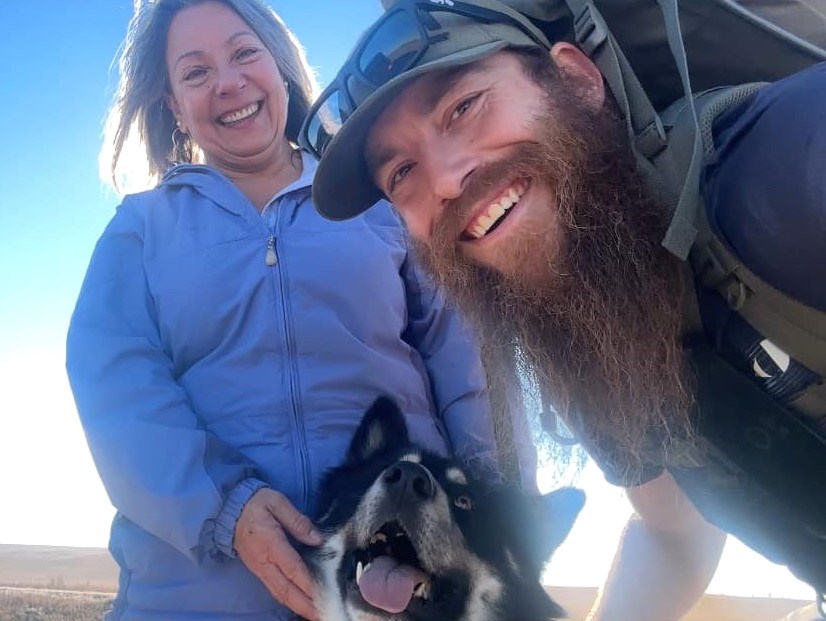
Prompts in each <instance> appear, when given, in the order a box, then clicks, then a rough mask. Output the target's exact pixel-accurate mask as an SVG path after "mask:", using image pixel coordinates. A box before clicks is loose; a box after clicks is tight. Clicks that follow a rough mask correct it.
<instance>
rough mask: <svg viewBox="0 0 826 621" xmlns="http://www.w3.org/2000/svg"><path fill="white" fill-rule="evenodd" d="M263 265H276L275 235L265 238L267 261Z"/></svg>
mask: <svg viewBox="0 0 826 621" xmlns="http://www.w3.org/2000/svg"><path fill="white" fill-rule="evenodd" d="M265 263H266V264H267V265H268V266H270V267H272V266H273V265H275V264H276V263H278V255H277V254H276V253H275V235H270V236H269V237H268V238H267V259H266V261H265Z"/></svg>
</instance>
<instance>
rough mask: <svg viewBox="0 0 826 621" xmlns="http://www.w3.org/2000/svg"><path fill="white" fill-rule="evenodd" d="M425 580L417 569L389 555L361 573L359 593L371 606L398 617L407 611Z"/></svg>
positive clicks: (380, 557) (380, 558)
mask: <svg viewBox="0 0 826 621" xmlns="http://www.w3.org/2000/svg"><path fill="white" fill-rule="evenodd" d="M426 578H427V576H426V575H425V574H424V573H423V572H421V571H419V570H418V569H416V568H415V567H410V566H409V565H400V564H399V563H397V562H396V561H395V560H394V559H393V558H392V557H390V556H379V557H378V558H375V559H373V562H372V563H370V564H369V565H368V566H367V568H366V569H365V570H364V573H362V574H361V580H360V581H359V590H360V591H361V596H362V597H363V598H364V599H365V601H366V602H367V603H368V604H370V605H371V606H375V607H376V608H381V609H382V610H386V611H387V612H391V613H394V614H395V613H399V612H402V611H403V610H404V609H405V608H407V605H408V604H409V603H410V598H411V597H413V589H415V588H416V585H417V584H419V583H420V582H424V580H425V579H426Z"/></svg>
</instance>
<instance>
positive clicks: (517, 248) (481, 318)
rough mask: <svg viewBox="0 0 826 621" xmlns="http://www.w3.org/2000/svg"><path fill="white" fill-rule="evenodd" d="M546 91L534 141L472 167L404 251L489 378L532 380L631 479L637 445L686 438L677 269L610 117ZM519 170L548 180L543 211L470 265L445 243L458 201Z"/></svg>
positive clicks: (457, 230) (563, 93) (458, 227)
mask: <svg viewBox="0 0 826 621" xmlns="http://www.w3.org/2000/svg"><path fill="white" fill-rule="evenodd" d="M548 97H549V99H550V100H551V101H550V102H549V110H556V111H557V112H556V113H555V114H556V115H554V114H552V113H550V112H549V113H548V116H547V117H546V118H543V119H538V120H537V121H536V129H537V142H535V143H532V144H526V145H523V146H522V147H521V148H520V149H519V150H518V152H516V153H514V154H513V157H509V158H508V160H507V161H505V162H496V163H493V164H491V165H489V166H488V167H486V168H485V169H483V170H477V171H476V172H475V173H473V177H472V178H469V179H468V182H467V183H468V185H467V188H466V191H465V192H464V193H463V195H462V197H460V199H458V200H457V201H456V202H455V203H454V204H451V205H448V206H447V207H446V208H445V210H444V216H443V218H442V219H441V221H440V222H438V223H437V225H436V226H435V228H434V231H433V236H432V238H431V241H430V242H429V244H427V245H424V244H421V243H417V244H416V245H417V251H418V253H419V255H420V258H421V260H422V262H423V264H424V265H425V267H426V268H427V269H428V270H429V271H430V272H431V274H433V275H434V276H435V278H436V280H437V281H438V283H439V284H440V285H442V286H443V287H444V288H445V290H446V292H447V294H448V297H449V298H451V299H452V301H453V302H454V303H455V304H456V305H457V306H458V308H459V309H460V310H461V311H463V312H464V313H465V314H466V316H467V317H468V318H469V319H470V320H471V323H472V324H474V327H475V328H476V329H477V331H478V332H479V335H480V338H481V339H482V341H483V350H484V351H486V352H488V353H490V354H492V356H491V357H490V359H489V360H487V361H486V362H487V367H488V373H489V378H491V380H492V382H493V383H494V384H495V383H499V384H501V383H502V381H503V380H502V379H501V377H499V375H500V374H508V373H509V374H510V376H511V377H514V376H517V375H521V376H522V377H523V378H529V379H531V380H532V381H534V382H536V386H537V387H538V388H539V389H540V391H541V392H542V394H543V395H544V396H545V397H546V398H547V399H548V400H549V401H550V403H551V404H552V405H553V406H554V409H555V410H556V412H557V413H558V414H559V415H561V417H562V419H563V420H564V421H565V422H566V424H567V425H568V426H569V427H571V428H573V429H575V430H576V432H577V434H578V435H579V436H580V438H581V439H582V441H583V443H584V444H585V446H586V447H587V448H588V449H589V451H591V452H596V453H597V455H596V456H597V457H598V458H601V460H602V461H603V462H605V461H607V462H610V463H611V465H612V467H613V468H615V469H616V468H618V469H621V470H623V471H624V472H626V473H628V474H630V475H631V476H633V474H631V471H633V470H635V469H636V468H638V467H639V466H640V465H641V464H642V463H643V461H644V459H645V458H646V455H647V450H648V449H650V448H655V449H660V448H662V447H663V446H665V445H667V444H668V442H669V441H670V440H671V439H673V438H675V437H680V438H685V437H687V436H689V435H690V425H689V422H688V411H689V405H690V398H689V396H688V395H689V391H688V390H687V389H686V382H685V374H684V360H683V354H682V349H681V347H680V342H679V337H680V330H681V313H680V300H681V295H682V291H681V284H680V278H679V268H678V264H677V261H676V260H675V259H673V257H671V256H670V255H669V254H668V253H667V252H666V251H665V250H663V249H662V247H661V246H660V240H661V239H662V237H663V234H664V231H665V228H666V226H667V220H666V212H665V208H664V207H663V206H662V205H661V204H660V202H659V201H658V200H657V199H655V197H654V196H653V194H652V193H651V192H650V191H649V190H648V189H647V187H646V184H645V182H644V180H643V179H642V177H641V175H640V173H639V172H638V171H637V168H636V165H635V161H634V157H633V155H632V154H631V152H630V150H629V148H628V146H627V143H628V141H627V138H626V137H625V130H624V125H623V122H622V121H621V120H620V119H619V118H618V115H616V114H615V113H614V112H612V110H611V108H610V107H607V108H604V109H603V110H601V111H600V112H598V113H591V112H589V111H587V110H585V109H584V106H583V105H582V102H581V100H578V99H577V95H576V94H575V93H574V92H573V86H572V85H569V84H568V83H567V81H565V80H561V81H556V83H555V84H554V85H553V93H549V95H548ZM522 177H524V178H527V179H531V180H541V181H542V182H547V183H549V184H550V187H551V189H552V190H553V193H554V194H555V195H556V200H557V206H556V208H554V207H553V206H551V205H549V206H548V210H549V212H548V217H547V218H542V219H541V222H540V223H539V224H538V225H537V226H534V227H524V226H523V227H522V228H523V229H524V228H531V230H530V231H527V230H521V231H519V233H518V234H515V235H513V237H512V239H511V240H509V242H508V246H507V249H506V251H504V252H507V253H508V256H502V257H499V258H500V259H501V260H502V264H501V265H500V267H502V270H501V271H496V270H493V269H491V268H489V267H485V266H481V265H479V264H477V263H475V262H474V261H472V260H471V259H469V258H467V257H466V256H465V255H464V253H463V250H462V248H461V245H460V243H459V242H458V239H459V236H460V234H461V232H462V227H463V226H464V223H465V222H466V221H467V214H468V213H469V210H470V209H472V208H473V206H474V204H475V203H476V202H477V201H478V199H479V198H480V197H481V196H484V195H486V193H487V191H489V189H490V188H491V187H492V186H493V185H495V184H497V183H501V182H502V180H504V179H509V178H511V179H512V178H522ZM516 208H517V209H518V206H517V207H516ZM542 223H544V224H542ZM523 224H524V222H523ZM560 240H561V243H560ZM503 351H507V353H506V354H505V355H504V356H503ZM503 359H506V360H508V361H509V363H510V366H511V368H510V369H504V368H503V365H502V364H501V363H502V360H503ZM493 360H497V361H498V363H496V364H494V363H493V362H492V361H493ZM514 371H516V373H514ZM505 376H506V375H505ZM555 422H556V421H555V419H554V418H553V416H552V415H551V416H550V417H548V419H547V420H544V421H543V423H544V424H545V426H546V427H548V426H549V425H554V426H555ZM499 426H500V428H502V425H501V421H500V425H499ZM652 443H654V444H655V446H653V447H652Z"/></svg>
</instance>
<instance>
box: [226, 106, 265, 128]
mask: <svg viewBox="0 0 826 621" xmlns="http://www.w3.org/2000/svg"><path fill="white" fill-rule="evenodd" d="M260 107H261V103H260V102H258V101H256V102H255V103H251V104H250V105H248V106H247V107H246V108H241V109H240V110H236V111H235V112H229V113H227V114H225V115H224V116H222V117H221V118H220V119H219V120H220V121H221V123H224V124H227V123H237V122H238V121H241V120H243V119H245V118H247V117H249V116H252V115H253V114H255V113H256V112H258V109H259V108H260Z"/></svg>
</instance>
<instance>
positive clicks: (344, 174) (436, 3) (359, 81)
mask: <svg viewBox="0 0 826 621" xmlns="http://www.w3.org/2000/svg"><path fill="white" fill-rule="evenodd" d="M550 47H551V43H550V42H549V40H548V39H547V38H546V37H545V35H544V34H543V33H542V31H540V30H539V29H538V28H537V27H536V26H535V25H534V24H533V23H532V22H531V21H530V20H529V19H528V18H527V17H525V15H523V14H522V13H520V12H518V11H515V10H513V9H512V8H510V7H509V6H507V5H505V4H503V3H502V2H499V1H498V0H470V1H468V2H460V1H459V0H399V1H398V2H396V3H395V4H393V5H392V6H390V8H389V9H388V10H387V12H386V13H384V15H382V17H381V18H379V20H378V21H377V22H376V23H375V24H373V26H372V27H371V28H369V29H368V30H367V31H366V32H365V34H364V35H363V36H362V37H361V39H360V40H359V42H358V43H357V44H356V46H355V48H354V49H353V51H352V52H351V54H350V56H349V57H348V58H347V60H346V61H345V64H344V66H343V67H342V69H341V70H340V71H339V73H338V75H337V76H336V78H335V80H334V81H333V82H332V83H331V85H330V86H329V87H328V88H327V89H326V90H325V91H324V93H323V94H322V95H321V97H320V98H319V99H318V100H317V101H316V103H315V104H314V105H313V107H312V108H311V110H310V113H309V114H308V116H307V119H306V121H305V122H304V126H303V127H302V130H301V134H300V139H299V141H300V143H301V146H302V147H304V148H305V149H308V150H309V151H310V152H312V153H313V154H314V155H315V156H316V157H319V158H320V163H319V166H318V170H317V171H316V176H315V180H314V182H313V202H314V204H315V206H316V209H317V210H318V211H319V212H320V213H321V214H322V215H323V216H325V217H327V218H329V219H332V220H346V219H348V218H352V217H354V216H357V215H359V214H360V213H362V212H363V211H365V210H366V209H368V208H369V207H370V206H371V205H373V204H374V203H376V202H377V201H378V200H380V199H381V198H383V194H382V192H381V191H380V190H379V189H378V188H377V187H376V185H375V183H374V182H373V179H372V177H371V175H370V172H369V170H368V167H367V163H366V160H365V157H364V149H365V144H366V140H367V136H368V134H369V131H370V128H371V127H372V125H373V123H374V122H375V121H376V119H377V118H378V117H379V115H380V114H381V113H382V112H383V111H384V109H385V108H386V107H387V106H388V105H389V104H390V102H391V101H392V100H393V99H394V98H395V97H396V96H397V95H398V94H399V93H400V92H401V91H402V90H403V89H404V88H405V87H407V86H408V85H410V83H411V82H412V81H413V80H415V79H416V78H418V77H419V76H422V75H424V74H426V73H429V72H431V71H435V70H439V69H448V68H452V67H457V66H461V65H466V64H469V63H472V62H475V61H478V60H481V59H483V58H486V57H488V56H490V55H492V54H494V53H496V52H498V51H500V50H503V49H530V48H544V49H550Z"/></svg>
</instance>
